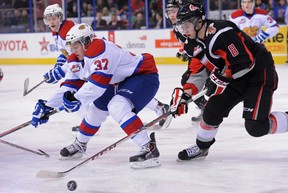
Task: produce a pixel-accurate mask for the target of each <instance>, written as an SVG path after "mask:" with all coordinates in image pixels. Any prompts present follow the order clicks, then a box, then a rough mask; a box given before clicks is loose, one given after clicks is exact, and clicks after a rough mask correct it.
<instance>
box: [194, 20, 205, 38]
mask: <svg viewBox="0 0 288 193" xmlns="http://www.w3.org/2000/svg"><path fill="white" fill-rule="evenodd" d="M196 24H197V25H196ZM198 24H199V19H198V20H197V21H195V22H194V30H195V32H196V37H195V39H197V38H198V32H199V31H200V30H201V29H202V27H203V26H204V24H205V20H202V24H201V27H200V28H199V29H198V30H197V29H196V27H197V26H198Z"/></svg>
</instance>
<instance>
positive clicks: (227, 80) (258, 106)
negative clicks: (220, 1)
mask: <svg viewBox="0 0 288 193" xmlns="http://www.w3.org/2000/svg"><path fill="white" fill-rule="evenodd" d="M177 24H179V26H180V27H181V30H183V33H184V34H185V35H186V36H187V37H189V38H190V39H195V40H197V41H201V42H203V43H204V44H205V45H206V51H205V53H206V57H207V60H206V62H204V63H203V64H205V66H206V68H207V69H208V70H209V71H210V72H211V74H210V79H208V81H207V82H206V84H205V85H206V87H207V89H208V90H207V93H206V95H208V96H210V98H209V100H208V101H207V103H206V105H205V108H204V113H203V118H202V120H201V122H200V124H199V129H198V131H197V138H196V145H193V146H191V147H188V148H186V149H184V150H183V151H181V152H179V154H178V159H179V160H193V159H197V158H205V157H206V156H207V155H208V150H209V148H210V147H211V145H212V144H213V143H214V142H215V137H216V134H217V132H218V129H219V126H220V124H221V123H222V121H223V118H225V117H227V116H228V114H229V112H230V111H231V110H232V109H233V107H235V106H236V105H237V104H238V103H240V102H243V105H244V106H243V115H242V116H243V118H244V119H245V128H246V131H247V132H248V133H249V134H250V135H251V136H253V137H261V136H264V135H267V134H276V133H284V132H287V130H288V115H287V114H286V113H285V112H271V104H272V96H273V93H274V91H275V90H276V89H277V84H278V76H277V72H276V70H275V66H274V61H273V58H272V56H271V54H270V52H268V51H267V49H266V48H265V46H263V45H261V44H259V43H255V42H254V41H253V40H252V39H251V38H250V37H249V36H248V35H246V34H245V33H244V32H242V31H241V30H240V29H239V28H238V27H237V26H236V25H235V24H234V23H232V22H230V21H226V20H208V19H206V18H205V10H204V9H203V7H202V5H200V4H197V3H188V4H185V5H184V6H183V7H182V8H181V9H180V10H179V12H178V15H177ZM175 97H176V96H175ZM180 98H181V100H177V99H174V101H179V103H178V106H181V104H182V106H183V103H184V102H185V100H187V98H189V96H188V97H187V94H185V93H184V94H182V97H181V96H180ZM184 104H185V103H184ZM171 109H172V108H171ZM175 109H176V111H175V113H179V112H180V113H185V111H178V109H179V108H175Z"/></svg>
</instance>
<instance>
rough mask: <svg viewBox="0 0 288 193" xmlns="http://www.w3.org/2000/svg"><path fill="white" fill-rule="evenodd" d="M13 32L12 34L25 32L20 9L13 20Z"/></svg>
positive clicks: (15, 12) (16, 10)
mask: <svg viewBox="0 0 288 193" xmlns="http://www.w3.org/2000/svg"><path fill="white" fill-rule="evenodd" d="M11 30H12V32H24V31H25V27H24V25H23V24H22V18H21V11H20V10H19V9H15V10H14V17H12V18H11Z"/></svg>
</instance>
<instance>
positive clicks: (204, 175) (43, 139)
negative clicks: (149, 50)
mask: <svg viewBox="0 0 288 193" xmlns="http://www.w3.org/2000/svg"><path fill="white" fill-rule="evenodd" d="M0 67H1V68H2V70H3V71H4V78H3V80H2V82H1V83H0V109H1V113H0V120H1V128H0V133H2V132H4V131H7V130H9V129H11V128H13V127H15V126H18V125H20V124H22V123H24V122H27V121H29V120H30V119H31V114H32V111H33V109H34V105H35V103H36V101H37V100H38V99H48V98H49V96H50V95H51V94H52V93H53V91H54V90H55V89H56V88H57V87H58V86H59V84H56V85H48V84H46V83H44V84H43V85H41V86H39V87H38V88H37V89H35V90H34V91H32V92H31V93H30V94H28V95H27V96H25V97H24V96H23V84H24V80H25V79H26V78H29V79H30V84H29V88H31V87H33V86H35V85H36V84H37V83H39V82H41V81H42V80H43V79H42V78H43V77H42V75H43V74H44V73H45V72H46V71H47V70H48V69H50V68H51V67H52V65H43V66H35V65H34V66H33V65H27V66H25V65H9V66H8V65H7V66H5V65H2V66H0ZM158 67H159V74H160V81H161V85H160V88H159V92H158V93H157V96H156V98H157V99H159V100H160V101H162V102H165V103H169V102H170V99H171V93H172V91H173V89H174V88H175V87H176V86H180V79H181V75H182V73H183V72H184V71H185V69H186V65H160V66H158ZM277 70H278V75H279V87H278V90H277V91H276V92H275V94H274V103H273V107H272V110H273V111H285V110H288V99H287V96H288V90H287V88H288V76H287V74H288V66H287V65H277ZM198 112H199V110H198V109H197V108H195V106H194V105H193V104H191V105H190V106H189V114H187V115H183V116H181V117H177V118H176V119H173V120H172V123H171V125H170V127H169V128H166V129H157V130H155V128H154V131H155V132H156V140H157V144H158V148H159V150H160V153H161V156H160V160H161V163H162V165H161V166H160V167H157V168H150V169H143V170H133V169H130V167H129V162H128V159H129V157H130V156H132V155H134V154H136V153H137V152H138V151H139V148H138V147H137V146H136V145H135V144H134V143H133V141H132V140H129V141H126V142H124V143H123V144H121V145H119V146H118V147H116V148H115V149H113V150H111V151H109V152H108V153H107V154H104V155H102V156H100V157H99V158H97V159H95V160H94V161H91V162H89V163H87V164H85V165H84V166H83V167H80V168H77V169H75V170H74V172H71V173H68V175H67V176H65V177H63V178H57V179H40V178H37V177H36V176H35V175H36V173H37V172H38V171H39V170H51V171H55V172H61V171H66V170H68V169H70V168H71V167H73V166H75V165H77V164H78V163H80V162H81V161H83V160H84V159H86V158H88V157H90V156H92V155H93V154H96V153H97V152H99V151H101V150H102V149H104V148H105V147H107V146H109V145H111V144H113V143H114V142H116V141H117V140H119V139H121V138H123V137H124V136H125V134H124V132H123V131H121V128H120V127H119V126H118V125H117V123H116V122H114V121H113V120H112V118H111V117H109V118H108V119H107V120H106V122H104V123H103V125H102V127H101V129H100V131H99V132H98V133H97V135H96V136H94V137H93V138H92V139H91V140H90V142H89V144H88V150H87V155H86V157H85V158H81V159H79V160H70V161H60V160H59V159H58V155H59V151H60V150H61V149H62V148H63V147H65V146H67V145H70V144H71V143H72V142H73V141H74V138H75V133H73V132H72V131H71V127H73V126H76V125H78V124H79V123H80V122H81V118H80V117H79V115H78V113H72V114H68V113H66V112H60V113H58V114H55V115H53V116H51V117H50V120H49V122H48V123H47V124H45V125H41V126H39V127H38V128H34V127H32V126H27V127H25V128H23V129H20V130H18V131H16V132H14V133H11V134H9V135H6V136H4V137H3V138H1V139H2V140H6V141H8V142H11V143H14V144H17V145H20V146H23V147H25V148H29V149H32V150H35V151H37V149H41V150H43V151H45V152H46V153H48V154H49V155H50V157H49V158H46V157H44V156H39V155H36V154H33V153H30V152H26V151H23V150H21V149H17V148H15V147H11V146H9V145H6V144H4V143H0V152H1V153H0V193H64V192H70V191H69V190H68V189H67V182H68V181H70V180H75V181H76V182H77V184H78V187H77V189H76V190H75V191H74V192H81V193H136V192H137V193H152V192H153V193H200V192H201V193H288V133H287V134H280V135H269V136H265V137H261V138H253V137H251V136H249V135H248V133H247V132H246V130H245V129H244V126H243V124H244V120H243V119H242V103H241V104H239V105H238V106H236V107H235V108H234V109H233V110H232V111H231V113H230V116H229V117H228V118H227V119H225V120H224V122H223V123H222V125H221V126H220V129H219V132H218V135H217V137H216V143H215V144H214V145H213V146H212V147H211V149H210V152H209V155H208V156H207V158H206V159H205V160H198V161H190V162H178V161H176V158H177V154H178V152H179V151H180V150H182V149H184V148H186V147H188V146H190V145H192V144H194V143H195V137H196V130H197V126H195V125H192V124H191V121H190V118H191V116H192V115H197V114H198ZM140 117H141V118H142V120H143V121H144V122H146V123H147V122H149V121H151V120H153V119H155V118H156V117H157V116H156V114H155V113H154V112H152V111H151V110H147V109H144V110H143V111H142V112H141V113H140ZM149 132H152V130H149Z"/></svg>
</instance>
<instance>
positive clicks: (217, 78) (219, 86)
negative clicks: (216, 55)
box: [205, 70, 232, 96]
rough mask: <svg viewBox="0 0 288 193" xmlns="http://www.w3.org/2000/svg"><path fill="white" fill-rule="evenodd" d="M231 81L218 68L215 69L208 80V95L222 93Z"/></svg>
mask: <svg viewBox="0 0 288 193" xmlns="http://www.w3.org/2000/svg"><path fill="white" fill-rule="evenodd" d="M231 81H232V80H231V79H229V78H227V77H224V76H222V75H221V74H220V73H219V72H218V70H214V71H213V72H212V73H211V74H210V76H209V79H207V80H206V84H205V86H206V88H207V92H206V96H213V95H218V94H221V93H222V92H223V91H224V89H225V88H226V86H227V85H228V84H229V83H230V82H231Z"/></svg>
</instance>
